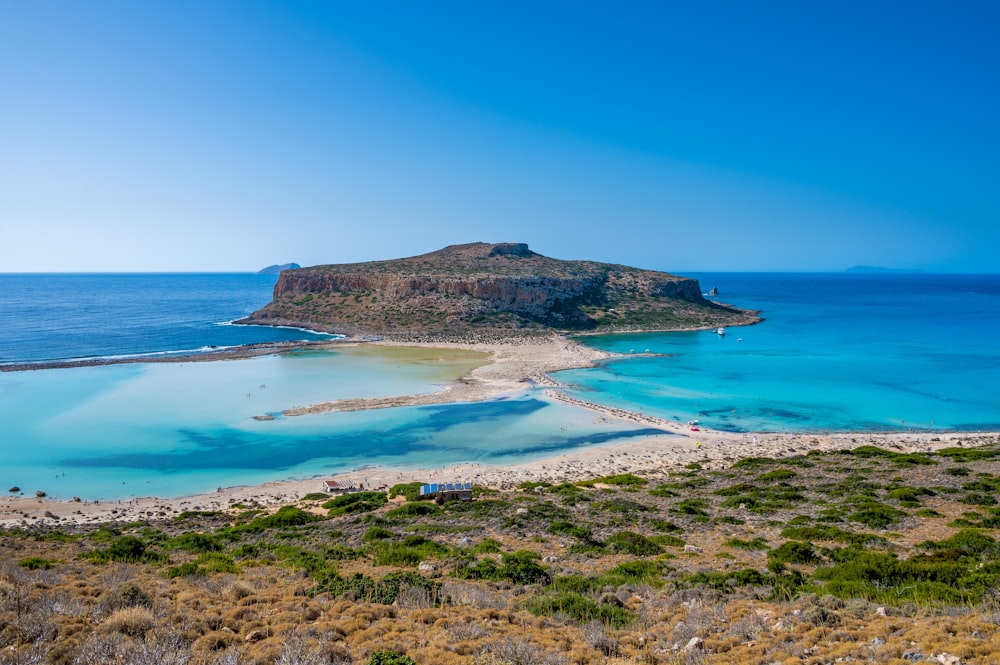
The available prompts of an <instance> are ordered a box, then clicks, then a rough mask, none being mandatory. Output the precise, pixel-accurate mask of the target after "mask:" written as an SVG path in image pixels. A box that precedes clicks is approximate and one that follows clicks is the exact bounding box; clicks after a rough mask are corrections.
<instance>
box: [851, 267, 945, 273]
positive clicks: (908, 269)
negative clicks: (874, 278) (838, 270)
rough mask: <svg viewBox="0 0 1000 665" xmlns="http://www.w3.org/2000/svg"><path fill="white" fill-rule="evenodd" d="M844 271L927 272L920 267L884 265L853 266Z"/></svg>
mask: <svg viewBox="0 0 1000 665" xmlns="http://www.w3.org/2000/svg"><path fill="white" fill-rule="evenodd" d="M844 272H854V273H900V274H911V275H912V274H919V273H923V272H926V271H924V270H921V269H920V268H886V267H884V266H851V267H850V268H848V269H847V270H845V271H844Z"/></svg>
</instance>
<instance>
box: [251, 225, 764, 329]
mask: <svg viewBox="0 0 1000 665" xmlns="http://www.w3.org/2000/svg"><path fill="white" fill-rule="evenodd" d="M756 320H757V319H756V318H755V316H754V315H753V313H750V312H746V311H743V310H738V309H735V308H731V307H726V306H724V305H719V304H716V303H713V302H710V301H708V300H705V299H704V298H703V297H702V295H701V287H700V285H699V284H698V281H697V280H694V279H690V278H686V277H677V276H674V275H670V274H668V273H664V272H656V271H652V270H641V269H638V268H630V267H627V266H622V265H615V264H609V263H597V262H593V261H563V260H559V259H552V258H549V257H546V256H542V255H540V254H536V253H534V252H532V251H531V250H530V249H528V246H527V245H524V244H520V243H500V244H488V243H471V244H467V245H452V246H450V247H445V248H444V249H441V250H438V251H436V252H431V253H429V254H423V255H420V256H415V257H411V258H406V259H395V260H391V261H372V262H368V263H353V264H340V265H325V266H315V267H312V268H301V269H298V270H286V271H284V272H282V273H281V276H280V277H279V279H278V283H277V284H276V285H275V288H274V298H273V300H272V301H271V303H270V304H268V305H267V306H266V307H264V308H263V309H261V310H259V311H257V312H255V313H254V314H252V315H251V316H250V317H248V318H247V319H244V320H243V321H241V323H253V324H265V325H296V326H302V327H307V328H311V329H314V330H326V331H329V332H339V333H345V334H349V335H384V336H389V337H396V338H421V337H436V338H467V337H469V336H473V335H474V336H482V333H486V332H489V333H491V334H495V335H501V336H509V335H512V334H516V335H522V334H526V333H532V332H543V331H548V330H564V331H570V332H623V331H637V330H673V329H683V328H699V327H709V326H712V327H714V326H717V325H739V324H745V323H753V322H754V321H756Z"/></svg>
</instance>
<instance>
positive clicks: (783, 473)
mask: <svg viewBox="0 0 1000 665" xmlns="http://www.w3.org/2000/svg"><path fill="white" fill-rule="evenodd" d="M796 476H798V474H797V473H795V472H794V471H791V470H790V469H775V470H774V471H771V472H769V473H765V474H762V475H760V476H757V480H759V481H760V482H762V483H772V482H776V481H780V480H788V479H790V478H795V477H796Z"/></svg>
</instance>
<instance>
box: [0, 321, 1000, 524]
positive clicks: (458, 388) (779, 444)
mask: <svg viewBox="0 0 1000 665" xmlns="http://www.w3.org/2000/svg"><path fill="white" fill-rule="evenodd" d="M345 343H348V344H349V343H357V342H353V341H346V340H345V341H344V342H338V343H337V344H338V345H343V344H345ZM374 343H375V344H382V345H395V346H415V345H414V344H405V343H394V342H388V341H379V342H374ZM419 346H424V347H432V348H452V349H466V350H476V351H483V352H486V353H488V354H490V359H491V362H490V363H489V364H486V365H482V366H480V367H477V368H476V369H474V370H473V371H472V372H470V373H469V374H468V375H467V376H465V377H463V378H462V379H461V380H459V381H458V382H456V383H453V384H452V385H449V386H447V387H445V388H444V389H443V390H442V391H440V392H438V393H435V394H433V395H410V396H400V397H385V398H375V399H359V400H342V401H340V402H330V403H324V404H317V405H313V406H309V407H304V408H303V409H301V410H296V411H299V413H295V414H292V413H289V414H288V415H301V414H308V413H322V412H324V411H330V410H334V409H339V410H351V409H354V410H356V409H366V408H385V407H391V406H404V405H408V404H420V403H427V404H430V403H444V402H457V401H473V400H484V399H491V398H494V397H497V396H500V395H504V394H510V393H516V392H520V391H523V390H525V389H526V388H527V387H528V386H529V385H532V384H535V385H543V386H548V387H549V389H548V390H546V391H545V394H546V395H547V396H548V397H549V398H550V399H555V400H559V401H561V402H563V403H566V404H568V405H570V406H572V407H575V408H577V409H579V410H580V412H581V417H586V418H592V417H593V415H594V414H597V415H598V417H600V418H607V419H615V420H623V421H628V422H632V423H635V424H638V425H642V426H646V427H650V428H655V429H660V430H663V434H662V435H657V436H650V437H646V438H644V439H643V440H641V441H629V442H624V443H617V444H608V445H600V446H591V447H587V448H582V449H577V450H572V451H568V452H565V453H560V454H556V455H553V456H551V457H548V458H545V459H540V460H535V461H531V462H525V463H523V464H512V465H506V466H492V465H487V464H480V463H477V462H469V463H464V464H457V465H453V466H448V467H444V468H436V469H432V468H420V469H410V468H406V469H404V468H389V467H368V468H363V469H358V470H355V471H352V472H350V473H343V474H338V475H331V476H323V477H316V478H309V479H296V480H286V481H278V482H271V483H266V484H263V485H255V486H237V487H224V488H219V489H218V490H217V491H215V492H209V493H205V494H200V495H196V496H188V497H181V498H175V499H163V498H157V497H140V498H135V499H123V500H121V501H107V502H100V503H98V502H96V501H95V502H90V501H75V500H69V501H67V500H60V499H51V498H36V497H30V498H29V497H24V496H6V497H0V526H6V527H15V526H38V525H42V524H44V525H47V526H60V527H67V528H68V527H71V526H72V525H78V524H97V523H102V522H107V521H120V522H132V521H137V520H156V519H166V518H170V517H172V516H174V515H176V514H178V513H180V512H183V511H189V510H227V509H230V508H231V507H234V506H236V507H237V509H241V508H239V507H240V506H242V507H247V506H256V505H263V506H277V505H285V504H289V503H294V502H295V501H297V500H299V499H300V498H301V497H303V496H304V495H306V494H309V493H311V492H318V491H321V489H322V480H325V479H335V480H338V481H341V482H346V483H348V484H351V483H353V484H359V483H360V484H363V485H364V486H365V487H381V486H391V485H393V484H396V483H400V482H410V481H413V480H420V481H426V482H446V481H454V480H465V481H472V482H474V483H476V484H479V485H484V486H489V487H496V488H501V489H511V488H516V487H517V486H518V485H519V484H520V483H522V482H528V481H531V482H539V481H546V482H552V483H558V482H573V481H579V480H586V479H590V478H596V477H600V476H606V475H613V474H618V473H634V474H636V475H640V476H643V477H645V478H649V479H654V480H655V479H661V478H665V477H667V475H668V474H669V473H670V472H672V471H676V470H678V469H680V468H683V467H684V466H685V465H687V464H691V463H692V462H696V463H698V464H700V465H701V466H702V467H703V468H706V469H718V468H724V467H728V466H730V465H732V464H733V463H735V462H737V461H738V460H740V459H743V458H746V457H788V456H793V455H800V454H805V453H808V452H810V451H814V450H815V451H832V450H844V449H851V448H855V447H857V446H861V445H876V446H879V447H883V448H887V449H890V450H894V451H898V452H930V451H934V450H938V449H941V448H946V447H951V446H977V445H984V444H988V443H992V442H995V441H997V439H998V438H1000V434H998V433H993V432H991V433H978V432H977V433H972V432H950V433H942V432H894V433H872V432H846V433H824V434H801V433H799V434H795V433H762V432H757V433H732V432H719V431H713V430H706V429H704V428H702V429H700V430H699V431H692V430H691V428H690V426H688V425H685V424H682V423H678V422H672V421H669V420H664V419H661V418H656V417H653V416H649V415H646V414H642V413H636V412H632V411H627V410H625V409H618V408H611V407H606V406H602V405H599V404H594V403H592V402H586V401H584V400H580V399H577V398H573V397H570V396H568V395H566V394H565V393H564V392H562V391H561V390H559V389H558V388H559V386H558V383H557V382H556V381H554V380H553V379H552V378H551V377H549V376H547V373H548V372H552V371H555V370H559V369H569V368H574V367H589V366H592V365H593V364H594V363H596V362H598V361H599V360H602V359H607V358H610V357H612V356H611V355H610V354H607V353H604V352H602V351H598V350H595V349H591V348H588V347H585V346H583V345H580V344H578V343H576V342H574V341H572V340H569V339H566V338H563V337H558V336H553V337H550V338H544V339H537V338H536V339H528V340H519V341H501V342H490V343H487V342H483V343H476V344H460V343H440V344H420V345H419ZM421 400H428V401H421ZM429 400H434V401H429Z"/></svg>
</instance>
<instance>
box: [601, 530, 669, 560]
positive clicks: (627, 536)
mask: <svg viewBox="0 0 1000 665" xmlns="http://www.w3.org/2000/svg"><path fill="white" fill-rule="evenodd" d="M604 544H605V546H606V547H612V548H614V549H616V550H618V551H621V552H628V553H629V554H634V555H635V556H652V555H654V554H660V553H661V552H663V548H661V547H660V546H659V545H657V544H656V543H654V542H652V541H651V540H649V538H646V537H645V536H643V535H642V534H638V533H635V532H633V531H619V532H618V533H616V534H614V535H612V536H611V537H609V538H608V539H607V540H605V541H604Z"/></svg>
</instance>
